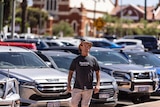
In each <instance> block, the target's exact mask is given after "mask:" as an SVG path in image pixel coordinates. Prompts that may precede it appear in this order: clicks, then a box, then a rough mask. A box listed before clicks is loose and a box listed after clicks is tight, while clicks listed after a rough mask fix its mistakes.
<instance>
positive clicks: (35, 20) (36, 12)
mask: <svg viewBox="0 0 160 107" xmlns="http://www.w3.org/2000/svg"><path fill="white" fill-rule="evenodd" d="M26 11H27V17H26V18H27V19H26V21H25V22H26V23H25V24H24V25H26V26H25V27H24V28H27V25H28V26H30V27H31V30H32V28H34V27H37V26H39V25H40V24H41V25H42V26H44V24H45V23H46V21H47V20H48V13H47V12H46V11H42V10H41V9H39V8H34V7H28V8H27V10H26ZM21 16H22V9H21V8H19V9H17V11H16V17H17V18H18V17H21ZM21 23H22V22H21Z"/></svg>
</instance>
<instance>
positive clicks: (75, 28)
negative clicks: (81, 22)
mask: <svg viewBox="0 0 160 107" xmlns="http://www.w3.org/2000/svg"><path fill="white" fill-rule="evenodd" d="M72 27H73V30H74V32H75V33H77V29H78V28H77V27H78V24H77V22H76V21H73V22H72Z"/></svg>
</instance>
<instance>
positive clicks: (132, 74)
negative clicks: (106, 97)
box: [46, 47, 158, 103]
mask: <svg viewBox="0 0 160 107" xmlns="http://www.w3.org/2000/svg"><path fill="white" fill-rule="evenodd" d="M46 50H47V49H46ZM48 50H60V51H65V52H72V53H75V54H79V50H78V47H63V48H62V47H59V48H55V47H54V48H53V47H52V48H49V49H48ZM90 54H91V55H93V56H95V57H96V58H97V60H98V61H99V63H101V70H102V71H104V72H106V73H108V74H110V75H111V76H113V77H114V78H115V79H116V81H117V84H118V89H119V94H118V96H120V95H121V93H123V92H124V93H127V95H129V96H130V97H131V99H132V101H133V102H134V103H140V102H144V101H148V100H149V99H150V94H151V93H152V92H155V91H156V90H157V88H158V77H157V76H156V75H155V74H156V73H155V72H156V71H155V70H154V69H147V68H144V67H143V66H141V65H136V64H130V62H129V61H128V59H127V58H125V57H124V56H123V55H121V54H120V53H118V52H117V51H114V50H111V49H105V48H97V47H92V48H91V50H90ZM102 64H103V65H102ZM103 66H104V67H103ZM106 68H107V69H106Z"/></svg>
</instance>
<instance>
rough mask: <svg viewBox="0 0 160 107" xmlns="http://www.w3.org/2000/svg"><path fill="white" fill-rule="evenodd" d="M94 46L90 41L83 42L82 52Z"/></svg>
mask: <svg viewBox="0 0 160 107" xmlns="http://www.w3.org/2000/svg"><path fill="white" fill-rule="evenodd" d="M91 47H92V45H91V44H90V43H88V42H82V43H81V52H87V53H88V52H89V50H90V48H91Z"/></svg>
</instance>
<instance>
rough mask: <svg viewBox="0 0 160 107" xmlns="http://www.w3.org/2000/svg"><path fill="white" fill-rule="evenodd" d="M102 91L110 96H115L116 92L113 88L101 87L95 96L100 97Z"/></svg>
mask: <svg viewBox="0 0 160 107" xmlns="http://www.w3.org/2000/svg"><path fill="white" fill-rule="evenodd" d="M100 93H103V94H108V95H109V98H110V97H113V96H114V94H115V90H114V89H113V88H108V89H100V92H99V93H97V94H93V96H92V97H93V98H95V99H99V94H100Z"/></svg>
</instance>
